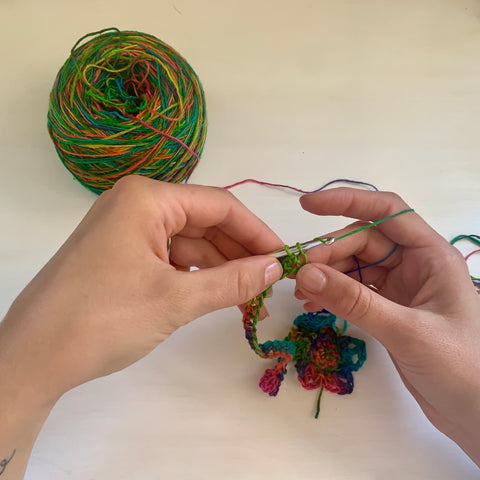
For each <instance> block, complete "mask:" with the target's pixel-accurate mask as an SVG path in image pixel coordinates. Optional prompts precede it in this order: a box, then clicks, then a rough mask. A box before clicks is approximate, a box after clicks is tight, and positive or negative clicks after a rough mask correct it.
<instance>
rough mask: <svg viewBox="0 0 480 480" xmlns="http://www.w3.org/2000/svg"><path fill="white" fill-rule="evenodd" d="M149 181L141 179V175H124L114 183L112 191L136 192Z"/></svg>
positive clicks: (144, 178)
mask: <svg viewBox="0 0 480 480" xmlns="http://www.w3.org/2000/svg"><path fill="white" fill-rule="evenodd" d="M150 181H151V180H150V179H148V178H146V177H142V176H141V175H125V176H124V177H122V178H120V179H119V180H117V181H116V182H115V185H114V186H113V191H117V192H118V191H128V192H130V191H132V190H133V191H136V190H138V189H139V188H144V187H145V184H147V183H149V182H150Z"/></svg>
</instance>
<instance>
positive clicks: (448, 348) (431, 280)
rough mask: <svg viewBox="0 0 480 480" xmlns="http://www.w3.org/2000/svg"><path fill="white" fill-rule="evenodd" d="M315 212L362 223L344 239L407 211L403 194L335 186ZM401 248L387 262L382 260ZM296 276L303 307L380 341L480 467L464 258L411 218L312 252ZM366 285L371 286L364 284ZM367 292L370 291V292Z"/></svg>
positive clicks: (310, 204)
mask: <svg viewBox="0 0 480 480" xmlns="http://www.w3.org/2000/svg"><path fill="white" fill-rule="evenodd" d="M301 204H302V207H303V208H304V209H305V210H307V211H309V212H312V213H315V214H317V215H343V216H346V217H350V218H357V219H360V220H362V223H360V224H359V223H354V224H352V225H350V226H349V227H346V228H345V229H343V230H341V231H338V232H333V233H331V234H329V236H333V237H338V236H340V235H342V234H344V233H346V232H348V231H352V230H354V229H356V228H358V227H359V226H361V225H363V224H364V223H365V221H376V220H379V219H381V218H384V217H387V216H389V215H392V214H394V213H397V212H399V211H402V210H404V209H406V208H408V206H407V205H406V203H405V202H404V201H403V200H402V199H401V198H400V197H398V196H397V195H395V194H392V193H387V192H367V191H361V190H355V189H350V188H337V189H332V190H327V191H322V192H317V193H314V194H309V195H305V196H303V197H302V198H301ZM395 244H398V248H397V249H396V251H395V252H394V253H393V254H392V255H391V256H390V257H389V258H388V259H387V260H386V261H385V262H383V263H382V264H380V265H378V266H373V267H371V268H366V269H363V270H362V277H363V282H364V283H365V284H364V285H362V284H361V283H360V282H358V281H357V280H356V279H357V278H358V273H357V272H355V271H354V272H353V273H351V274H349V275H345V274H343V273H341V272H345V271H350V270H355V269H356V268H357V264H356V262H355V260H354V258H353V255H355V256H356V257H357V259H359V261H360V262H361V264H362V265H368V264H371V263H375V262H376V261H378V260H380V259H382V258H384V257H385V256H386V255H387V254H388V253H389V252H390V251H391V250H392V248H393V247H394V246H395ZM308 262H309V263H308V264H307V265H305V266H304V267H303V268H302V269H300V271H299V272H298V274H297V277H296V279H297V291H296V296H297V297H298V298H300V299H302V300H307V302H306V303H305V309H306V310H307V311H317V310H321V309H322V308H325V309H327V310H329V311H331V312H332V313H334V314H335V315H337V316H339V317H341V318H343V319H345V320H348V321H350V322H352V323H353V324H355V325H357V326H359V327H360V328H362V329H364V330H365V331H367V332H368V333H370V334H371V335H373V336H374V337H375V338H377V339H378V340H379V341H380V342H381V343H382V344H383V345H384V346H385V347H386V348H387V350H388V352H389V353H390V356H391V358H392V360H393V362H394V364H395V366H396V368H397V370H398V372H399V374H400V377H401V379H402V380H403V383H404V384H405V386H406V387H407V388H408V390H409V391H410V393H411V394H412V395H413V396H414V397H415V399H416V400H417V402H418V404H419V405H420V407H421V408H422V410H423V412H424V413H425V415H426V416H427V417H428V419H429V420H430V421H431V422H432V423H433V424H434V425H435V426H436V427H437V428H438V429H439V430H440V431H442V432H443V433H445V434H446V435H448V436H449V437H450V438H452V439H453V440H454V441H455V442H456V443H458V444H459V446H460V447H461V448H463V450H465V452H466V453H467V454H468V455H470V457H471V458H472V459H473V460H474V461H475V462H476V463H477V464H478V465H479V466H480V441H479V440H478V432H479V431H480V374H479V367H480V296H478V295H477V293H476V291H475V289H474V287H473V285H472V282H471V279H470V277H469V274H468V269H467V266H466V263H465V261H464V259H463V257H462V256H461V254H460V253H459V252H458V251H457V249H456V248H454V247H452V246H451V245H450V244H449V243H448V242H447V241H446V240H445V239H443V238H442V237H441V236H440V235H439V234H438V233H437V232H435V231H434V230H433V229H432V228H431V227H430V226H428V225H427V224H426V223H425V221H424V220H423V219H422V218H421V217H420V216H419V215H418V214H416V213H414V212H410V213H406V214H403V215H400V216H398V217H396V218H393V219H391V220H388V221H386V222H384V223H381V224H379V225H378V226H376V227H372V228H369V229H367V230H363V231H362V232H359V233H356V234H354V235H351V236H349V237H346V238H344V239H341V240H339V241H338V242H335V243H333V244H332V245H329V246H326V245H322V246H319V247H316V248H314V249H312V250H310V251H309V252H308ZM367 285H368V286H367ZM369 287H370V288H369Z"/></svg>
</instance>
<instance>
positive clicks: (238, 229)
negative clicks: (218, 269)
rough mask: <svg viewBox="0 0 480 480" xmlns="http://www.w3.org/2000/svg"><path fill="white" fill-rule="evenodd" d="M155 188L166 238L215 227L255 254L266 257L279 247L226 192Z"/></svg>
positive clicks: (203, 188) (273, 236)
mask: <svg viewBox="0 0 480 480" xmlns="http://www.w3.org/2000/svg"><path fill="white" fill-rule="evenodd" d="M155 186H156V189H157V190H158V195H157V198H158V202H159V205H158V206H159V209H160V210H161V212H162V213H163V216H164V219H165V221H164V225H165V227H166V229H167V233H168V235H169V236H173V235H175V234H176V233H178V232H180V231H181V230H182V229H184V228H185V227H186V226H188V227H189V228H208V227H214V226H215V227H217V228H218V229H219V230H221V231H223V232H224V233H226V234H227V235H228V236H230V237H231V238H233V239H235V241H236V242H238V243H239V244H241V245H243V246H244V247H245V248H246V249H247V250H248V251H249V252H252V253H255V254H257V253H268V252H270V251H274V250H276V249H277V248H279V247H281V246H282V242H281V240H280V239H279V237H278V236H277V235H276V234H275V233H274V232H273V231H272V230H270V228H268V227H267V225H266V224H265V223H264V222H263V221H262V220H260V219H259V218H258V217H257V216H256V215H254V214H253V213H252V212H251V211H250V210H248V208H247V207H245V205H243V204H242V203H241V202H240V201H239V200H238V199H237V198H235V197H234V196H233V194H231V193H230V192H229V191H227V190H224V189H221V188H216V187H206V186H203V185H177V184H171V183H166V182H155ZM165 193H168V195H166V194H165Z"/></svg>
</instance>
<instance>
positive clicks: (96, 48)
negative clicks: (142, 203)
mask: <svg viewBox="0 0 480 480" xmlns="http://www.w3.org/2000/svg"><path fill="white" fill-rule="evenodd" d="M48 130H49V133H50V136H51V138H52V140H53V143H54V145H55V148H56V150H57V152H58V155H59V156H60V158H61V160H62V162H63V164H64V165H65V167H66V168H67V169H68V170H70V172H72V173H73V175H74V177H75V178H76V179H77V180H78V181H79V182H80V183H81V184H82V185H84V186H85V187H87V188H88V189H90V190H91V191H93V192H95V193H97V194H99V193H101V192H102V191H104V190H106V189H108V188H111V187H112V186H113V185H114V183H115V182H116V181H117V180H118V179H119V178H121V177H123V176H124V175H129V174H138V175H145V176H147V177H150V178H156V179H159V180H164V181H169V182H176V183H178V182H182V181H186V180H188V178H189V177H190V175H191V173H192V172H193V169H194V168H195V167H196V165H197V163H198V160H199V158H200V155H201V153H202V150H203V146H204V143H205V136H206V131H207V120H206V110H205V97H204V92H203V89H202V85H201V83H200V81H199V79H198V77H197V75H196V73H195V72H194V70H193V69H192V67H191V66H190V65H189V64H188V63H187V61H186V60H185V59H184V58H183V57H182V56H181V55H180V54H179V53H178V52H176V51H175V50H174V49H172V48H171V47H170V46H168V45H167V44H165V43H163V42H162V41H161V40H159V39H158V38H155V37H154V36H151V35H147V34H145V33H140V32H134V31H120V30H118V29H115V28H109V29H105V30H101V31H99V32H94V33H91V34H88V35H85V36H84V37H82V38H81V39H80V40H79V41H78V42H77V43H76V44H75V46H74V47H73V49H72V51H71V54H70V57H69V58H68V59H67V61H66V62H65V64H64V65H63V67H62V68H61V69H60V71H59V72H58V75H57V78H56V81H55V84H54V86H53V89H52V92H51V94H50V102H49V111H48Z"/></svg>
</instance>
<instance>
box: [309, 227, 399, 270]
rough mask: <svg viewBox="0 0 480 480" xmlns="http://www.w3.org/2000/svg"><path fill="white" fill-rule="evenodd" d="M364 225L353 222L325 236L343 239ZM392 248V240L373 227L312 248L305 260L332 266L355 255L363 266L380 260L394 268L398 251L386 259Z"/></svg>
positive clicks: (393, 244) (397, 258) (350, 267)
mask: <svg viewBox="0 0 480 480" xmlns="http://www.w3.org/2000/svg"><path fill="white" fill-rule="evenodd" d="M364 225H366V223H365V222H355V223H352V224H351V225H348V226H347V227H345V228H342V229H341V230H337V231H335V232H331V233H328V234H327V235H325V236H328V237H334V238H339V237H343V236H344V235H346V234H348V233H350V232H352V231H354V230H357V229H358V228H360V227H361V226H364ZM394 247H395V243H394V242H392V240H390V239H389V238H387V237H386V236H385V235H384V234H383V233H382V232H380V231H379V230H377V229H376V228H375V227H373V228H369V229H367V230H362V231H360V232H358V233H355V234H352V235H349V236H346V237H344V238H341V239H340V240H338V241H336V242H333V243H332V244H330V245H319V246H318V247H314V248H312V249H310V250H309V251H308V252H307V259H308V262H309V263H324V264H328V265H332V264H334V263H338V262H340V261H342V260H344V259H347V258H348V259H349V261H350V260H352V258H353V255H355V256H356V257H358V258H359V260H361V261H363V262H364V264H370V263H375V262H377V261H379V260H381V259H385V260H384V262H382V264H383V265H384V266H395V265H397V264H398V260H399V258H400V250H399V251H398V252H393V254H392V255H391V256H390V257H389V258H386V257H387V256H388V254H389V253H391V252H392V250H393V248H394ZM352 268H353V265H351V266H349V267H348V268H345V270H344V271H347V270H350V269H352Z"/></svg>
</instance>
